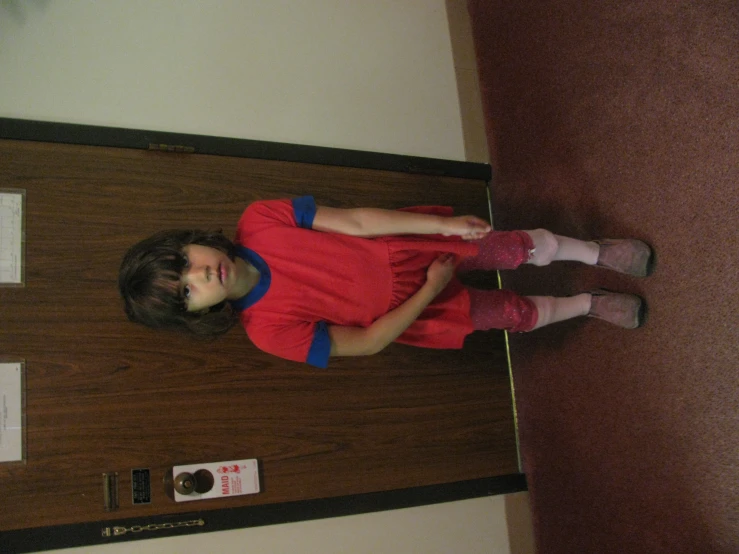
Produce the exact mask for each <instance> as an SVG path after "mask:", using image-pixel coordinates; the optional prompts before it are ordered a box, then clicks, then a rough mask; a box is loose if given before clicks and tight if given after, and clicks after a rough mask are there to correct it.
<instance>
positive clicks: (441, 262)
mask: <svg viewBox="0 0 739 554" xmlns="http://www.w3.org/2000/svg"><path fill="white" fill-rule="evenodd" d="M456 268H457V259H456V257H455V256H454V254H442V255H441V256H439V257H438V258H436V259H435V260H434V261H433V262H432V263H431V265H430V266H429V268H428V270H427V271H426V283H427V284H429V285H431V286H433V287H434V289H435V292H436V294H439V293H440V292H441V291H442V290H444V288H445V287H446V286H447V285H448V284H449V281H451V280H452V277H454V271H455V270H456Z"/></svg>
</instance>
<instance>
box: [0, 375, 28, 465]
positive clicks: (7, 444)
mask: <svg viewBox="0 0 739 554" xmlns="http://www.w3.org/2000/svg"><path fill="white" fill-rule="evenodd" d="M22 376H23V364H22V363H20V362H16V363H0V462H19V461H22V460H23V379H22Z"/></svg>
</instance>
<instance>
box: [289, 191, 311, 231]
mask: <svg viewBox="0 0 739 554" xmlns="http://www.w3.org/2000/svg"><path fill="white" fill-rule="evenodd" d="M292 203H293V211H294V212H295V221H296V222H297V224H298V227H303V228H304V229H312V228H313V218H314V217H316V201H315V200H314V199H313V197H312V196H301V197H300V198H293V201H292Z"/></svg>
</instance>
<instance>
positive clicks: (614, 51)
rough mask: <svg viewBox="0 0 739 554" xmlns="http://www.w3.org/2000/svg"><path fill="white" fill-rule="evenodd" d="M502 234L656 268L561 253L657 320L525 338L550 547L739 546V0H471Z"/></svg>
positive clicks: (556, 270)
mask: <svg viewBox="0 0 739 554" xmlns="http://www.w3.org/2000/svg"><path fill="white" fill-rule="evenodd" d="M468 5H469V9H470V14H471V16H472V23H473V30H474V37H475V46H476V52H477V57H478V66H479V73H480V82H481V89H482V96H483V102H484V110H485V114H486V119H487V126H488V134H489V143H490V144H491V145H494V147H493V151H492V152H491V159H492V160H493V166H494V170H495V173H496V177H495V179H494V183H493V198H494V211H495V223H496V227H497V228H498V229H516V228H531V227H546V228H549V229H550V230H552V231H554V232H556V233H559V234H564V235H571V236H575V237H578V238H598V237H614V238H616V237H632V236H633V237H638V238H641V239H643V240H646V241H648V242H650V243H651V244H652V245H653V246H654V248H655V250H656V252H657V255H658V263H657V268H656V271H655V274H654V275H653V276H652V277H649V278H647V279H635V278H629V277H625V276H621V275H618V274H615V273H611V272H608V271H606V270H599V269H595V268H587V267H580V266H577V265H575V264H559V265H557V266H550V267H547V268H533V267H527V268H525V269H522V270H519V271H516V272H504V275H503V279H504V283H505V285H506V286H508V287H510V288H513V289H515V290H518V291H519V292H523V293H526V294H552V293H557V294H570V293H574V292H579V291H582V290H588V289H590V288H593V287H595V286H605V287H606V288H611V289H616V290H623V291H629V292H636V293H639V294H642V295H643V296H645V297H646V298H647V300H648V302H649V306H650V314H649V320H648V322H647V326H646V327H645V328H643V329H640V330H636V331H623V330H620V329H616V328H612V327H609V326H608V325H607V324H605V323H602V322H599V321H596V320H585V319H581V320H578V321H574V322H567V323H564V324H560V325H558V326H555V327H551V328H546V329H543V330H540V331H537V332H535V333H532V334H527V335H515V336H514V335H512V336H511V348H512V363H513V370H514V381H515V386H516V397H517V405H518V413H519V425H520V438H521V449H522V454H523V464H524V471H525V472H526V474H527V478H528V481H529V488H530V493H531V503H532V509H533V515H534V523H535V533H536V540H537V544H538V549H539V552H540V553H543V554H549V553H563V554H565V553H566V554H580V553H590V552H592V553H598V554H601V553H611V552H613V553H619V554H623V553H632V552H633V553H641V552H644V553H650V554H652V553H662V552H664V553H670V554H677V553H683V552H684V553H691V554H695V553H708V552H716V553H727V554H728V553H731V554H736V553H737V552H739V344H738V343H739V316H738V315H737V314H738V313H739V292H737V285H738V284H739V278H738V277H739V262H738V261H737V260H738V259H739V231H737V224H739V2H737V1H736V0H717V1H712V2H709V1H692V2H689V1H686V0H643V1H634V0H620V1H615V0H608V1H603V2H583V1H581V0H559V1H553V0H550V1H534V0H519V1H517V2H504V1H502V0H469V2H468Z"/></svg>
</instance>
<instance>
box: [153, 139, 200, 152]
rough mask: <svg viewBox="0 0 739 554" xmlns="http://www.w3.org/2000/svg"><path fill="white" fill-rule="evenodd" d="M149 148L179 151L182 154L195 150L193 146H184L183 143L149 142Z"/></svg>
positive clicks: (161, 150) (162, 150)
mask: <svg viewBox="0 0 739 554" xmlns="http://www.w3.org/2000/svg"><path fill="white" fill-rule="evenodd" d="M149 150H159V151H160V152H181V153H183V154H192V153H193V152H195V147H194V146H185V145H184V144H160V143H153V142H150V143H149Z"/></svg>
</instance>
